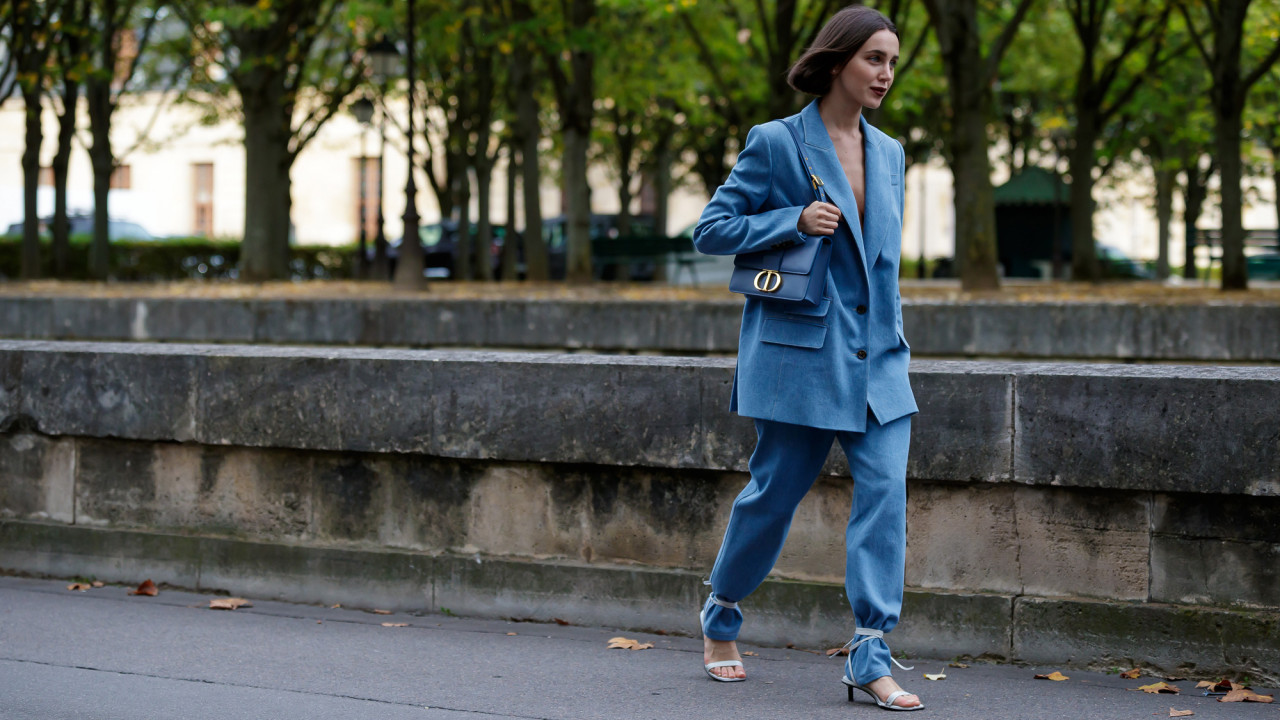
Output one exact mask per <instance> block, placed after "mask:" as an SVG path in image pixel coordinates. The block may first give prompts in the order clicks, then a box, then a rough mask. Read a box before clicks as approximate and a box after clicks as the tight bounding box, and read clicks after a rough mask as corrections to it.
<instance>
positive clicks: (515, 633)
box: [507, 633, 519, 635]
mask: <svg viewBox="0 0 1280 720" xmlns="http://www.w3.org/2000/svg"><path fill="white" fill-rule="evenodd" d="M507 634H508V635H518V634H519V633H507Z"/></svg>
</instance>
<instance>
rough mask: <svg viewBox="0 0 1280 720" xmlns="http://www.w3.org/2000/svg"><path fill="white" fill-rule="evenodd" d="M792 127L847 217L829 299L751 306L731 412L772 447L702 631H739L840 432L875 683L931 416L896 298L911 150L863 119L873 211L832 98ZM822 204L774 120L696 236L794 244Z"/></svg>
mask: <svg viewBox="0 0 1280 720" xmlns="http://www.w3.org/2000/svg"><path fill="white" fill-rule="evenodd" d="M783 122H788V123H793V126H794V127H796V129H797V131H798V134H799V135H800V138H801V141H802V146H803V148H804V151H805V153H806V155H807V156H808V158H809V162H810V164H811V166H812V167H813V170H814V172H815V173H816V174H817V175H818V176H819V177H820V178H821V179H822V181H823V183H824V186H825V188H826V190H827V193H828V195H829V196H830V200H831V202H833V203H834V204H835V205H836V206H837V207H839V208H840V211H841V213H842V218H841V221H840V223H839V226H838V228H837V229H836V232H835V235H834V236H832V253H831V264H830V268H829V270H828V274H827V280H826V290H825V292H824V298H823V300H822V302H821V303H819V305H818V306H816V307H799V306H796V305H794V304H789V303H786V302H785V301H777V300H769V299H761V298H757V297H751V296H748V297H747V299H746V305H745V307H744V308H743V313H742V334H741V337H740V339H739V344H738V365H737V372H736V373H735V376H734V386H733V398H732V401H731V405H730V407H731V410H733V411H736V412H737V413H738V414H740V415H744V416H747V417H752V418H755V419H756V431H757V434H758V441H757V444H756V449H755V452H754V453H753V454H752V456H751V462H750V470H751V481H750V482H749V483H748V484H747V486H746V488H744V489H743V491H742V492H741V493H740V494H739V495H738V498H737V499H736V500H735V501H734V505H733V511H732V513H731V515H730V518H729V525H728V527H727V528H726V530H725V538H724V542H723V544H722V546H721V549H720V554H719V556H718V557H717V559H716V564H715V567H714V569H713V570H712V573H711V586H712V596H711V598H709V599H708V601H707V605H706V607H705V609H704V623H703V632H704V633H705V634H706V636H707V637H709V638H711V639H713V640H732V639H735V638H736V637H737V635H738V630H739V628H740V626H741V622H742V614H741V612H740V611H739V610H738V608H737V607H736V605H737V602H738V601H740V600H742V599H743V598H745V597H746V596H747V595H749V594H750V593H751V592H753V591H754V590H755V589H756V587H758V586H759V584H760V583H761V582H763V581H764V578H765V576H767V575H768V573H769V571H770V570H771V569H772V567H773V564H774V563H775V562H776V561H777V559H778V555H779V553H780V552H781V550H782V544H783V541H784V540H785V539H786V535H787V531H788V529H789V528H790V525H791V518H792V516H793V515H794V513H795V508H796V506H797V505H798V504H799V502H800V500H801V499H802V498H803V497H804V495H805V494H806V493H807V492H808V491H809V488H810V487H811V486H812V484H813V482H814V480H815V479H816V478H817V475H818V473H819V472H820V471H821V469H822V464H823V462H824V461H825V460H826V457H827V453H828V452H829V451H830V449H831V443H832V441H833V440H838V441H839V442H840V445H841V447H842V449H843V450H844V452H845V454H846V456H848V458H849V465H850V468H851V470H852V472H853V477H854V500H853V508H852V511H851V513H850V519H849V525H848V528H847V530H846V568H845V585H846V591H847V593H848V598H849V602H850V605H851V608H852V610H853V615H854V620H855V627H856V628H857V630H856V634H857V635H861V636H862V637H861V638H855V640H861V641H862V642H861V643H860V644H859V645H858V646H857V647H856V649H855V651H854V652H853V654H852V655H851V656H850V660H849V663H848V666H847V669H846V673H847V674H848V676H849V677H850V678H851V679H852V680H854V681H856V682H858V683H867V682H871V681H872V680H874V679H876V678H878V677H881V676H884V675H888V674H890V668H889V663H890V653H889V648H888V645H887V644H886V643H885V642H884V640H883V639H882V638H881V637H879V634H880V633H883V632H888V631H889V630H892V629H893V627H894V625H896V624H897V621H898V614H899V612H900V611H901V607H902V590H903V575H904V570H905V562H906V463H907V450H908V448H909V445H910V434H911V419H910V416H911V415H912V414H914V413H915V412H917V408H916V403H915V398H914V396H913V395H912V393H911V385H910V382H909V380H908V377H907V365H908V363H909V362H910V356H911V349H910V347H909V346H908V345H907V341H906V339H905V338H904V337H903V333H902V306H901V298H900V296H899V293H898V264H899V258H900V256H901V247H902V211H903V200H904V192H903V188H904V186H905V184H904V183H905V181H904V177H903V176H904V173H905V155H904V153H903V150H902V146H901V145H900V144H898V143H897V142H896V141H894V140H893V139H891V138H889V137H888V136H887V135H885V134H884V133H882V132H880V131H879V130H877V129H875V128H874V127H872V126H871V125H869V124H867V122H866V120H865V119H863V120H862V121H861V128H862V135H863V149H864V153H863V154H864V162H865V177H866V194H865V205H866V207H865V209H860V208H858V206H857V204H856V202H855V200H854V195H853V190H852V189H851V188H850V186H849V182H848V180H847V178H846V176H845V174H844V170H843V168H842V167H841V165H840V160H839V158H838V157H837V155H836V151H835V147H834V146H833V145H832V143H831V137H830V135H828V133H827V130H826V127H825V125H824V124H823V122H822V117H821V115H820V114H819V112H818V102H817V101H814V102H813V103H811V104H810V105H809V106H808V107H806V108H805V109H804V110H803V111H802V112H801V113H799V114H798V115H794V116H792V117H789V118H786V119H785V120H783ZM812 202H814V194H813V189H812V187H811V186H810V183H809V181H808V177H807V174H806V172H805V170H804V168H803V166H802V164H801V162H800V158H799V155H798V153H797V151H796V147H795V143H794V141H793V140H792V138H791V135H790V133H789V132H788V131H787V129H786V128H784V127H781V126H779V125H778V124H777V123H776V122H775V123H766V124H764V125H758V126H756V127H754V128H752V129H751V132H750V133H749V134H748V135H747V142H746V146H745V147H743V149H742V152H741V153H740V154H739V155H738V161H737V164H736V165H735V166H734V169H733V172H732V173H731V174H730V176H729V179H728V180H727V181H726V182H725V184H724V185H723V186H721V187H720V188H719V189H718V190H716V193H715V196H714V197H712V199H711V202H709V203H708V204H707V207H706V209H705V210H704V211H703V213H702V217H701V219H700V220H699V221H698V226H697V228H696V229H695V230H694V235H693V238H694V244H695V245H696V246H697V248H698V250H699V251H701V252H703V253H707V254H712V255H735V254H739V253H746V252H754V251H758V250H769V249H774V248H777V247H785V246H787V244H788V243H791V242H793V241H794V239H795V238H797V237H798V236H799V235H800V234H799V231H798V230H797V223H798V221H799V219H800V213H801V211H803V210H804V208H805V207H807V206H808V205H809V204H811V203H812ZM859 210H862V212H861V213H860V212H859ZM864 630H870V632H864Z"/></svg>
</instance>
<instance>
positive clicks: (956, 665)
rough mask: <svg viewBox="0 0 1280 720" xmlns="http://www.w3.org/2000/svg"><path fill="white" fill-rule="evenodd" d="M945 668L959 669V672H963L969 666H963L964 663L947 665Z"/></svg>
mask: <svg viewBox="0 0 1280 720" xmlns="http://www.w3.org/2000/svg"><path fill="white" fill-rule="evenodd" d="M947 667H953V668H960V669H961V670H963V669H964V668H967V667H969V666H968V665H965V664H964V663H947Z"/></svg>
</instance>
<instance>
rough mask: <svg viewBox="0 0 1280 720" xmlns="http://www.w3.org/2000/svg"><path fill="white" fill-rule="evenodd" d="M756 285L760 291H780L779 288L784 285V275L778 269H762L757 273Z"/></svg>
mask: <svg viewBox="0 0 1280 720" xmlns="http://www.w3.org/2000/svg"><path fill="white" fill-rule="evenodd" d="M755 285H756V289H757V290H759V291H760V292H767V293H775V292H778V288H780V287H782V275H781V274H779V273H778V271H777V270H761V271H760V272H758V273H756V282H755Z"/></svg>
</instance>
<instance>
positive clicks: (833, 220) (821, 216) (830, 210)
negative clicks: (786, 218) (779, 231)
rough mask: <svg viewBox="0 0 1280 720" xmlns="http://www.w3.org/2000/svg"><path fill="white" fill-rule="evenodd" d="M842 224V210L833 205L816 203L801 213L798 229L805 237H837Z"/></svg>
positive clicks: (797, 224)
mask: <svg viewBox="0 0 1280 720" xmlns="http://www.w3.org/2000/svg"><path fill="white" fill-rule="evenodd" d="M839 224H840V208H838V207H836V206H835V205H832V204H831V203H824V202H818V201H816V200H815V201H814V202H813V204H812V205H810V206H809V207H807V208H805V209H804V211H803V212H801V213H800V221H799V222H797V223H796V229H797V230H799V231H800V232H802V233H804V234H805V235H835V234H836V226H837V225H839Z"/></svg>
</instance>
